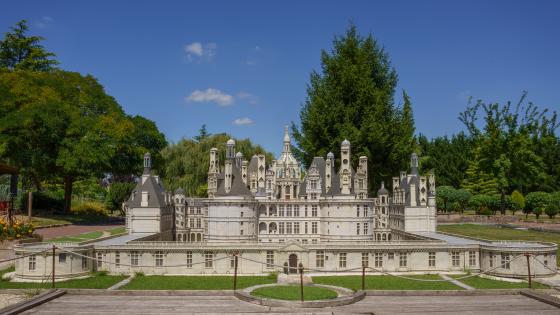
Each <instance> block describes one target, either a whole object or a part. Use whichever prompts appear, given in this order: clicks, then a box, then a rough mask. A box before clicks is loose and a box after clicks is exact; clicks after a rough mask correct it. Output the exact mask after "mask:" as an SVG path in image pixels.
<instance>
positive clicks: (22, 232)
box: [0, 218, 35, 240]
mask: <svg viewBox="0 0 560 315" xmlns="http://www.w3.org/2000/svg"><path fill="white" fill-rule="evenodd" d="M34 231H35V227H34V226H33V224H31V223H27V222H24V221H20V220H14V221H13V222H12V224H11V225H10V224H9V223H8V222H7V221H6V220H5V219H4V218H2V219H0V240H6V239H21V238H25V237H30V236H31V235H33V232H34Z"/></svg>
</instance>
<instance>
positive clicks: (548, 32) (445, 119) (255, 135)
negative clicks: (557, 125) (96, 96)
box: [0, 0, 560, 153]
mask: <svg viewBox="0 0 560 315" xmlns="http://www.w3.org/2000/svg"><path fill="white" fill-rule="evenodd" d="M559 13H560V2H559V1H463V2H459V1H391V2H388V1H387V2H379V1H276V2H272V1H196V2H195V1H192V2H187V1H99V0H98V1H87V2H86V1H29V0H22V1H9V2H5V3H4V4H3V5H2V10H0V30H1V31H2V32H5V31H6V30H7V29H8V28H9V27H10V26H12V25H13V24H14V23H16V22H17V21H18V20H20V19H27V20H28V21H29V23H30V27H31V34H38V35H41V36H44V37H45V38H46V41H45V42H44V45H45V46H46V47H47V49H48V50H50V51H53V52H55V53H56V54H57V59H58V60H59V61H60V62H61V67H62V68H64V69H66V70H72V71H79V72H81V73H89V74H92V75H94V76H95V77H97V78H98V79H99V80H100V81H101V83H102V84H103V85H104V86H105V88H106V90H107V92H108V93H109V94H111V95H112V96H114V97H115V98H116V99H117V100H118V102H119V103H120V104H121V105H122V106H123V107H124V109H125V110H126V112H127V113H130V114H140V115H143V116H145V117H147V118H150V119H152V120H154V121H156V123H157V124H158V127H159V128H160V130H162V131H163V132H164V133H165V135H166V137H167V138H168V140H170V141H172V142H176V141H178V140H179V139H181V138H182V137H192V136H194V135H196V134H197V133H198V130H199V128H200V126H201V125H202V124H206V125H207V127H208V130H209V131H210V132H211V133H216V132H224V131H225V132H228V133H231V134H232V135H234V136H235V137H242V138H245V137H248V138H250V139H252V140H253V141H254V142H256V143H259V144H262V145H263V146H264V147H265V148H266V149H268V150H270V151H273V152H276V153H278V152H279V151H280V150H281V141H282V132H283V126H284V125H286V124H289V123H290V122H291V121H295V122H298V121H299V109H300V106H301V104H302V102H303V101H304V99H305V95H306V85H307V83H308V81H309V74H310V73H311V71H312V70H313V69H316V70H317V69H320V52H321V49H330V47H331V44H332V40H333V37H334V35H336V34H339V35H340V34H342V33H344V31H345V30H346V28H347V27H348V24H349V21H353V22H354V23H355V24H356V26H357V27H358V30H359V31H360V32H361V33H362V34H367V33H370V32H371V33H372V34H373V35H374V37H375V38H376V39H377V40H378V41H379V42H380V43H381V44H382V45H383V46H384V47H385V49H386V51H387V52H388V53H389V55H390V57H391V60H392V63H393V66H394V67H395V68H396V69H397V72H398V74H399V92H398V93H397V98H396V99H397V102H398V103H400V102H401V101H402V99H401V93H400V90H401V89H405V90H406V91H407V92H408V93H409V94H410V96H411V99H412V102H413V109H414V114H415V120H416V129H417V132H419V133H423V134H425V135H427V136H428V137H435V136H439V135H445V134H453V133H457V132H459V131H460V130H462V126H461V124H460V122H459V121H458V119H457V116H458V113H459V112H460V111H462V110H463V109H464V108H465V105H466V102H467V98H468V97H469V96H472V97H473V98H474V99H483V100H486V101H489V102H505V101H507V100H513V101H516V100H517V99H518V98H519V96H520V95H521V93H522V91H524V90H527V91H528V92H529V100H531V101H533V102H534V103H536V104H537V105H539V106H541V107H548V108H551V109H555V110H558V109H560V77H559V74H560V61H559V58H560V19H559V18H558V14H559Z"/></svg>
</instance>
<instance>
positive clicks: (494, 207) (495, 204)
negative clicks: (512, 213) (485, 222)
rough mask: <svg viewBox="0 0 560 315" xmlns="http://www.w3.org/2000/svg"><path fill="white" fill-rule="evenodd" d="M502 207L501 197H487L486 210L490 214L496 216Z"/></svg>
mask: <svg viewBox="0 0 560 315" xmlns="http://www.w3.org/2000/svg"><path fill="white" fill-rule="evenodd" d="M501 206H502V197H501V196H500V195H492V196H489V199H488V209H490V211H492V214H494V215H495V214H496V212H498V211H499V210H500V208H501Z"/></svg>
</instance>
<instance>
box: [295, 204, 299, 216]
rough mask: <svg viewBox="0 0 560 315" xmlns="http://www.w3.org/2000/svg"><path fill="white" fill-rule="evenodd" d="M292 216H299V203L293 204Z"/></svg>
mask: <svg viewBox="0 0 560 315" xmlns="http://www.w3.org/2000/svg"><path fill="white" fill-rule="evenodd" d="M294 217H299V205H295V206H294Z"/></svg>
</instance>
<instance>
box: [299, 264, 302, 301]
mask: <svg viewBox="0 0 560 315" xmlns="http://www.w3.org/2000/svg"><path fill="white" fill-rule="evenodd" d="M299 288H300V297H301V301H302V302H303V264H302V263H299Z"/></svg>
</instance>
